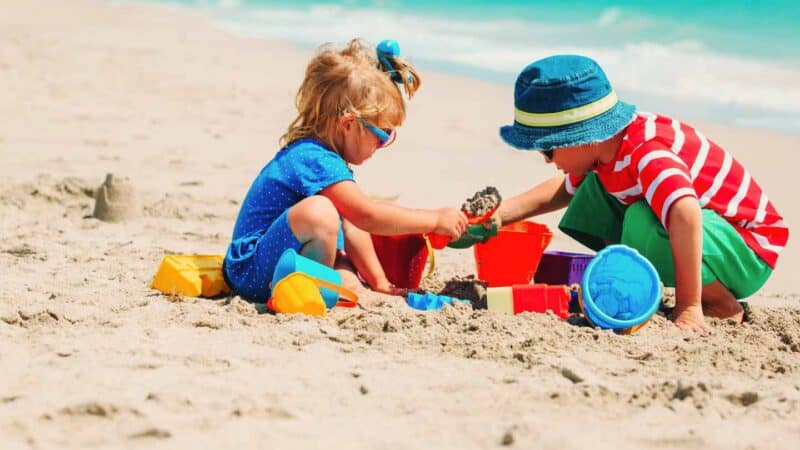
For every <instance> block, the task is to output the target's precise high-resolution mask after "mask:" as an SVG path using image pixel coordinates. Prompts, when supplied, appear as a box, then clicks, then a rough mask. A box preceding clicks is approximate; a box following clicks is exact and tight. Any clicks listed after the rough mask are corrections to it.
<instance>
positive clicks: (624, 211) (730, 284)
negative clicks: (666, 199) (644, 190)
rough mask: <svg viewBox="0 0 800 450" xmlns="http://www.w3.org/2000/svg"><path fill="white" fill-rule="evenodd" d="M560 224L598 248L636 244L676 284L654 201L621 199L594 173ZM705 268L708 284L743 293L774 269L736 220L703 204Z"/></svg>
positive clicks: (754, 288)
mask: <svg viewBox="0 0 800 450" xmlns="http://www.w3.org/2000/svg"><path fill="white" fill-rule="evenodd" d="M558 227H559V228H560V229H561V230H562V231H563V232H564V233H566V234H567V235H569V236H570V237H572V238H574V239H575V240H577V241H578V242H580V243H581V244H583V245H585V246H587V247H589V248H591V249H592V250H595V251H597V250H600V249H602V248H603V247H605V246H606V245H607V244H617V243H621V244H624V245H627V246H629V247H632V248H635V249H636V250H637V251H638V252H639V253H641V254H642V256H644V257H645V258H647V259H648V260H649V261H650V262H651V263H652V264H653V266H654V267H655V268H656V270H657V271H658V274H659V276H660V277H661V281H662V282H663V283H664V285H665V286H669V287H674V286H675V267H674V265H673V262H672V248H671V247H670V244H669V235H668V234H667V231H666V230H665V229H664V227H663V226H662V225H661V223H660V222H659V220H658V218H657V217H656V215H655V214H654V213H653V210H652V209H651V208H650V205H649V204H647V202H646V201H644V200H641V201H639V202H636V203H634V204H632V205H630V206H625V205H623V204H621V203H620V202H619V201H618V200H617V199H616V198H614V197H612V196H611V195H610V194H608V193H607V192H606V191H605V189H603V186H602V185H601V184H600V181H599V180H598V179H597V176H596V175H595V174H594V173H589V174H588V175H587V176H586V178H585V179H584V180H583V182H582V183H581V185H580V186H579V187H578V189H577V191H576V192H575V195H574V196H573V198H572V200H571V201H570V204H569V207H568V208H567V210H566V212H565V213H564V217H563V218H562V219H561V222H560V223H559V225H558ZM701 270H702V278H703V285H704V286H705V285H707V284H710V283H712V282H714V281H717V280H718V281H719V282H720V283H722V285H723V286H725V287H726V288H728V290H730V291H731V292H732V293H733V295H735V296H736V298H739V299H741V298H745V297H748V296H750V295H753V294H754V293H755V292H756V291H758V290H759V289H760V288H761V287H762V286H763V285H764V283H766V282H767V279H769V277H770V275H772V269H771V268H770V267H769V266H768V265H767V263H766V262H764V260H762V259H761V258H759V257H758V255H756V254H755V252H753V250H752V249H750V247H748V246H747V244H745V242H744V239H742V237H741V236H740V235H739V233H738V232H736V230H735V229H734V228H733V226H732V225H731V224H730V223H728V222H727V221H726V220H725V219H723V218H722V217H721V216H720V215H719V214H717V213H716V212H715V211H712V210H710V209H703V264H702V268H701Z"/></svg>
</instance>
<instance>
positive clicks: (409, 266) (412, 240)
mask: <svg viewBox="0 0 800 450" xmlns="http://www.w3.org/2000/svg"><path fill="white" fill-rule="evenodd" d="M372 244H373V245H374V246H375V253H377V255H378V261H380V263H381V266H382V267H383V271H384V272H385V273H386V278H387V279H388V280H389V282H391V283H392V284H394V285H395V286H397V287H400V288H406V289H416V288H418V287H419V284H420V281H422V278H423V273H424V272H425V266H426V263H427V264H428V275H429V274H431V273H432V272H433V270H434V268H435V267H436V259H435V256H434V253H433V251H432V249H431V247H430V243H429V242H428V240H427V238H426V237H425V236H423V235H419V234H406V235H400V236H378V235H372Z"/></svg>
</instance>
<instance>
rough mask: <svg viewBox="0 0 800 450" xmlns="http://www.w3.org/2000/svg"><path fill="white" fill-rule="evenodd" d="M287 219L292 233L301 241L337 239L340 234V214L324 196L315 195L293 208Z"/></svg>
mask: <svg viewBox="0 0 800 450" xmlns="http://www.w3.org/2000/svg"><path fill="white" fill-rule="evenodd" d="M287 219H288V220H289V227H291V229H292V232H293V233H294V234H295V236H296V237H298V238H300V239H301V240H308V239H312V238H315V237H316V238H320V237H331V236H333V237H334V238H335V237H336V235H337V233H338V232H339V226H340V218H339V212H338V211H337V210H336V207H335V206H334V205H333V202H331V201H330V200H329V199H328V198H327V197H324V196H322V195H313V196H311V197H308V198H306V199H303V200H302V201H300V202H298V203H297V204H296V205H294V206H292V208H291V209H290V210H289V214H288V217H287Z"/></svg>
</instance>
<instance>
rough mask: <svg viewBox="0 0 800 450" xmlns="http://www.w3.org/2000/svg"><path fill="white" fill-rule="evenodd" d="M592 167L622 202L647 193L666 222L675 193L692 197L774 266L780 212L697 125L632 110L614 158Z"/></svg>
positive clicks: (780, 244)
mask: <svg viewBox="0 0 800 450" xmlns="http://www.w3.org/2000/svg"><path fill="white" fill-rule="evenodd" d="M594 171H595V173H596V174H597V177H598V179H599V181H600V183H601V184H602V185H603V187H604V188H605V190H606V191H607V192H608V193H609V194H611V195H613V196H614V197H615V198H617V199H618V200H619V201H620V202H621V203H623V204H625V205H630V204H633V203H635V202H637V201H639V200H641V199H643V198H644V199H646V200H647V203H649V204H650V207H651V208H652V209H653V211H654V212H655V214H656V215H657V216H658V218H659V220H660V221H661V223H662V224H663V225H664V227H665V228H666V227H667V224H668V223H669V212H670V207H671V206H672V205H673V204H674V203H675V202H676V201H677V200H678V199H681V198H683V197H694V198H697V199H698V201H699V202H700V207H701V208H706V209H711V210H713V211H716V212H717V213H718V214H719V215H720V216H722V217H723V218H724V219H725V220H727V221H728V222H729V223H730V224H731V225H733V227H734V228H735V229H736V231H737V232H738V233H739V234H740V235H741V236H742V238H743V239H744V241H745V243H746V244H747V245H748V246H749V247H750V248H751V249H753V251H754V252H755V253H756V254H757V255H758V256H759V257H760V258H761V259H763V260H764V261H765V262H766V263H767V264H768V265H769V266H770V267H772V268H773V269H774V268H775V263H776V262H777V260H778V255H779V254H780V252H781V250H783V248H784V247H785V246H786V242H787V241H788V239H789V229H788V227H787V226H786V224H785V223H784V221H783V218H782V217H781V216H780V214H778V211H776V210H775V207H774V206H773V205H772V202H770V201H769V199H768V198H767V195H766V194H765V193H764V191H762V190H761V187H759V185H758V183H756V181H755V180H754V179H753V178H752V177H751V176H750V174H749V173H748V172H747V170H745V168H744V167H743V166H742V165H741V164H740V163H739V162H738V161H737V160H736V159H734V158H733V156H731V154H730V153H728V152H727V151H725V150H724V149H723V148H722V147H720V146H718V145H717V144H715V143H714V142H712V141H711V140H709V139H707V138H706V137H705V136H703V135H702V134H701V133H700V132H699V131H697V130H695V129H694V128H693V127H691V126H689V125H686V124H685V123H681V122H678V121H677V120H674V119H671V118H669V117H665V116H661V115H654V114H649V113H644V112H639V113H637V116H636V118H635V119H634V120H633V122H632V123H631V124H630V125H629V126H628V129H627V130H626V132H625V136H624V138H623V141H622V145H621V147H620V149H619V151H618V152H617V155H616V157H615V158H614V161H611V162H609V163H608V164H602V165H600V166H598V167H597V168H596V169H595V170H594ZM582 180H583V177H582V176H574V175H569V176H567V182H566V184H567V191H568V192H569V193H571V194H572V193H574V192H575V189H576V187H577V186H578V185H579V184H580V182H581V181H582Z"/></svg>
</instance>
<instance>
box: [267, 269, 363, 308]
mask: <svg viewBox="0 0 800 450" xmlns="http://www.w3.org/2000/svg"><path fill="white" fill-rule="evenodd" d="M320 287H324V288H327V289H330V290H332V291H335V292H337V293H338V294H339V300H338V302H336V304H335V305H330V306H331V307H334V306H343V307H349V308H352V307H354V306H356V304H357V303H358V296H357V295H356V294H355V293H354V292H352V291H350V290H348V289H346V288H344V287H342V286H337V285H335V284H333V283H329V282H327V281H325V280H320V279H319V278H313V277H310V276H308V275H306V274H304V273H302V272H293V273H290V274H289V275H287V276H285V277H283V278H282V279H281V280H280V281H278V283H277V284H276V285H275V286H273V287H272V298H271V299H270V301H269V306H270V307H271V308H272V309H273V310H275V312H279V313H282V314H295V313H301V314H308V315H310V316H324V315H325V312H326V311H327V308H328V305H326V304H325V300H323V298H322V294H321V293H320V291H319V288H320Z"/></svg>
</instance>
